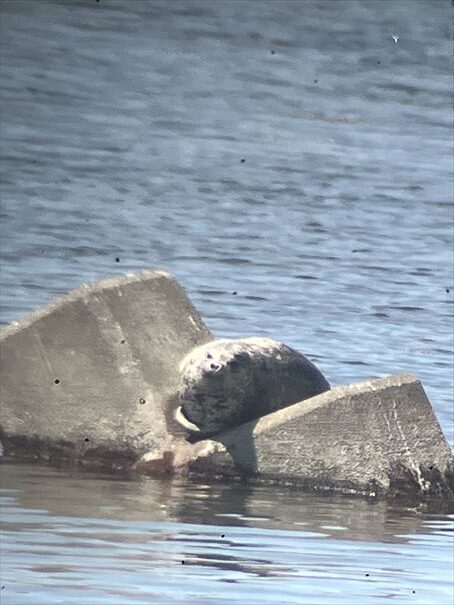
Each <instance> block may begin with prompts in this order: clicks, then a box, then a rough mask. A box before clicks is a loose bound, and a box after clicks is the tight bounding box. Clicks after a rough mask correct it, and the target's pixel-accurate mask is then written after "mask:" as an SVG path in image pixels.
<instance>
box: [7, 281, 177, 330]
mask: <svg viewBox="0 0 454 605" xmlns="http://www.w3.org/2000/svg"><path fill="white" fill-rule="evenodd" d="M160 277H166V278H167V279H169V280H171V281H173V282H174V283H175V284H177V286H178V287H179V288H182V286H181V285H180V283H179V282H178V281H177V280H176V279H175V277H174V276H173V275H172V274H171V273H168V272H167V271H164V270H162V269H142V270H141V271H137V272H130V273H123V274H120V275H115V276H112V277H106V278H104V279H102V280H100V281H96V282H86V283H82V284H80V285H79V286H76V287H75V288H71V289H70V290H68V292H67V293H66V294H63V295H62V296H58V297H57V298H53V299H52V300H51V301H49V302H48V303H47V304H45V305H43V306H41V307H39V308H38V309H36V310H35V311H31V312H30V313H27V314H25V315H24V316H23V317H21V318H20V319H17V320H13V321H12V322H11V323H9V324H7V325H6V326H0V340H3V339H4V338H7V337H8V336H11V335H12V334H15V333H16V332H18V331H20V330H22V329H24V328H27V327H28V326H30V325H31V324H33V323H34V322H35V321H37V320H39V319H41V318H42V317H45V316H46V315H49V314H50V313H52V312H54V311H55V310H56V309H58V308H59V307H62V306H63V305H65V304H66V303H70V302H74V301H75V300H78V299H81V298H84V297H85V296H87V295H89V294H91V293H92V292H97V291H104V290H110V289H112V288H117V287H119V286H121V285H125V284H130V283H134V282H138V281H142V280H145V279H151V278H155V279H158V278H160Z"/></svg>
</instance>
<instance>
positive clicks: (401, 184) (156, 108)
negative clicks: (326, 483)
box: [0, 0, 454, 605]
mask: <svg viewBox="0 0 454 605" xmlns="http://www.w3.org/2000/svg"><path fill="white" fill-rule="evenodd" d="M452 17H453V11H452V6H451V3H450V2H449V1H447V0H446V1H444V0H438V1H433V0H432V1H428V2H426V1H424V0H416V1H415V0H412V1H408V2H407V1H405V0H399V1H398V2H391V1H387V0H383V1H382V2H378V1H376V0H373V1H371V2H369V1H362V2H361V1H358V2H354V1H345V2H344V1H342V0H325V1H322V0H320V1H309V0H297V1H286V0H275V1H274V0H227V1H222V2H221V1H217V0H205V1H197V0H191V1H189V0H188V1H180V0H168V1H159V2H158V1H155V0H129V1H126V0H100V1H99V2H97V1H96V0H53V1H50V0H2V2H1V3H0V44H1V53H2V54H1V65H0V84H1V97H0V102H1V105H0V109H1V114H0V119H1V131H0V146H1V156H2V157H1V159H2V167H1V177H2V184H1V191H0V193H1V227H0V238H1V240H0V253H1V271H0V286H1V291H0V294H1V321H2V322H3V323H7V322H9V321H11V320H13V319H17V318H19V317H21V316H22V315H24V314H25V313H27V312H28V311H30V310H32V309H34V308H36V307H37V306H39V305H41V304H43V303H45V302H47V301H49V300H50V299H51V298H52V297H54V296H57V295H60V294H62V293H64V292H66V291H67V290H68V289H70V288H72V287H74V286H77V285H79V284H80V283H82V282H86V281H92V280H96V279H99V278H102V277H106V276H110V275H114V274H120V273H125V272H130V271H136V270H140V269H143V268H155V267H159V268H163V269H166V270H168V271H170V272H172V273H173V274H174V275H175V276H176V277H177V278H178V279H179V281H180V282H181V283H182V284H183V285H184V286H185V288H186V289H187V291H188V293H189V295H190V297H191V299H192V300H193V302H194V303H195V305H196V306H197V308H198V309H199V310H200V311H201V313H202V315H203V317H204V319H205V320H206V322H207V324H208V325H209V327H210V328H211V329H212V331H213V333H214V334H215V335H216V336H217V337H237V336H248V335H263V336H269V337H271V338H276V339H278V340H282V341H284V342H286V343H288V344H289V345H291V346H294V347H295V348H297V349H299V350H300V351H302V352H303V353H305V354H307V355H308V357H309V358H310V359H312V360H313V361H314V362H315V363H316V364H317V365H318V366H319V367H320V369H321V370H322V371H323V372H324V374H325V375H326V376H327V377H328V379H329V380H330V382H331V383H332V384H334V385H335V384H344V383H349V382H353V381H357V380H362V379H365V378H370V377H377V376H384V375H387V374H390V373H395V372H402V371H405V372H410V373H413V374H415V375H416V376H418V377H419V378H420V379H421V380H422V382H423V384H424V386H425V388H426V391H427V393H428V395H429V398H430V400H431V401H432V403H433V405H434V408H435V410H436V413H437V416H438V418H439V419H440V422H441V424H442V426H443V429H444V431H445V433H446V435H447V437H448V439H449V440H450V442H451V444H453V443H454V436H453V408H452V401H453V370H452V366H453V329H452V328H453V319H452V311H453V302H454V276H453V251H452V246H453V221H454V214H453V213H454V210H453V179H452V110H451V106H452V99H453V84H452V75H451V74H452V68H453V60H452V46H453V45H452V36H451V23H452ZM1 478H2V488H3V491H2V494H3V496H2V498H3V499H2V508H1V513H2V514H1V521H2V525H3V533H2V539H1V574H0V576H1V580H0V581H1V590H0V603H1V604H2V605H40V604H42V605H53V604H57V603H59V604H63V605H66V604H68V605H69V604H77V605H98V604H109V605H139V604H140V605H148V604H155V603H156V604H161V603H163V604H164V603H166V604H167V603H174V604H175V603H193V604H201V605H203V604H205V603H207V604H208V603H210V604H217V603H220V604H224V603H245V604H257V605H262V604H264V603H273V604H274V603H283V604H286V603H297V604H299V603H303V604H307V605H318V604H326V605H330V604H336V605H352V604H353V605H368V604H380V603H399V604H404V603H405V604H406V603H409V604H410V603H412V604H413V603H418V604H420V605H421V604H424V605H448V604H449V605H451V604H452V601H453V598H454V589H453V582H454V578H453V549H454V542H453V520H454V517H453V516H447V515H434V514H430V513H428V512H424V511H422V510H416V509H402V508H395V507H391V506H389V505H386V504H385V503H378V504H374V505H373V504H370V503H367V502H362V501H356V500H347V499H343V498H328V497H326V498H320V497H315V496H313V495H308V494H303V493H300V492H299V491H292V490H284V489H280V488H266V489H265V488H251V487H248V486H241V485H237V484H235V485H224V484H213V485H209V484H206V485H205V484H200V483H194V482H181V481H156V480H151V479H143V480H140V481H131V480H127V479H125V478H120V477H111V476H110V477H108V476H98V475H86V474H77V473H76V472H74V471H70V470H69V469H66V470H60V471H57V470H54V469H50V468H45V467H41V466H39V465H36V466H35V465H32V466H26V465H16V464H14V465H13V464H4V465H3V466H2V468H1Z"/></svg>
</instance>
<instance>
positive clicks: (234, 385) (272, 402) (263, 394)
mask: <svg viewBox="0 0 454 605" xmlns="http://www.w3.org/2000/svg"><path fill="white" fill-rule="evenodd" d="M329 388H330V385H329V383H328V381H327V380H326V379H325V377H324V376H323V374H322V373H321V372H320V371H319V370H318V369H317V368H316V367H315V365H314V364H313V363H311V362H310V361H309V360H308V359H307V358H306V357H305V356H304V355H302V354H301V353H298V351H295V350H294V349H292V348H290V347H288V346H287V345H285V344H282V343H280V342H276V341H275V340H271V339H269V338H242V339H238V340H228V339H223V340H213V341H211V342H208V343H206V344H204V345H201V346H199V347H196V348H195V349H193V350H192V351H191V352H190V353H189V354H188V355H187V356H186V357H185V358H184V359H183V361H182V362H181V364H180V386H179V389H178V395H177V397H178V403H179V406H178V407H177V409H176V412H175V418H176V420H177V421H178V422H179V423H180V424H181V425H182V426H184V427H185V428H186V429H187V430H188V431H189V434H190V440H192V441H196V440H199V439H203V438H205V437H208V436H211V435H214V434H216V433H219V432H221V431H224V430H226V429H229V428H232V427H235V426H239V425H240V424H243V423H244V422H247V421H249V420H252V419H254V418H259V417H261V416H264V415H265V414H269V413H270V412H274V411H275V410H278V409H280V408H283V407H286V406H288V405H291V404H293V403H297V402H298V401H302V400H303V399H308V398H309V397H313V396H314V395H318V394H319V393H323V392H324V391H327V390H329Z"/></svg>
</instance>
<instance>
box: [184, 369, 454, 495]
mask: <svg viewBox="0 0 454 605" xmlns="http://www.w3.org/2000/svg"><path fill="white" fill-rule="evenodd" d="M197 445H198V446H199V448H200V449H198V450H197V451H194V454H193V456H192V457H188V452H185V453H184V454H183V455H182V457H181V459H179V458H178V456H176V457H175V459H174V465H175V467H176V468H178V467H179V468H180V469H182V468H187V470H188V472H190V473H193V474H201V475H205V476H225V477H229V476H230V477H231V476H243V477H249V478H250V479H253V480H254V481H257V482H270V481H271V482H283V483H286V484H293V485H300V486H303V487H308V488H311V489H316V490H334V491H341V492H346V493H356V494H362V495H368V496H376V495H381V494H387V495H411V496H417V497H426V496H427V497H440V498H444V499H446V498H448V500H450V501H451V502H452V501H453V492H454V461H453V456H452V452H451V449H450V447H449V445H448V443H447V441H446V439H445V437H444V435H443V433H442V431H441V428H440V426H439V424H438V421H437V419H436V417H435V414H434V412H433V410H432V407H431V405H430V403H429V401H428V399H427V396H426V394H425V392H424V389H423V387H422V385H421V383H420V382H419V380H417V379H416V378H414V377H413V376H410V375H394V376H390V377H387V378H382V379H377V380H371V381H367V382H362V383H358V384H352V385H349V386H340V387H336V388H333V389H332V390H331V391H327V392H325V393H323V394H321V395H317V396H316V397H312V398H311V399H306V400H305V401H302V402H300V403H296V404H294V405H292V406H290V407H286V408H284V409H281V410H278V411H276V412H273V413H272V414H269V415H268V416H264V417H262V418H260V419H259V420H258V421H257V420H256V421H252V422H248V423H247V424H244V425H242V426H240V427H239V428H236V429H233V430H230V431H228V432H225V433H222V434H220V435H218V436H217V437H216V442H214V441H213V440H211V441H205V442H200V443H199V444H197Z"/></svg>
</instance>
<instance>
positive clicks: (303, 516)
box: [1, 464, 454, 605]
mask: <svg viewBox="0 0 454 605" xmlns="http://www.w3.org/2000/svg"><path fill="white" fill-rule="evenodd" d="M2 484H3V491H2V493H3V495H2V529H3V535H2V558H3V561H2V580H1V582H2V595H3V600H2V601H1V602H2V603H4V604H5V605H6V604H11V605H13V604H15V605H39V604H42V605H52V604H54V603H64V604H66V603H68V604H70V603H74V604H75V605H76V604H77V605H95V604H98V603H99V604H103V603H106V604H112V603H115V604H116V603H119V604H125V605H126V604H128V605H129V604H139V603H140V604H155V603H156V604H160V603H183V602H184V603H197V604H204V603H213V604H214V603H216V604H217V603H220V604H223V603H254V604H257V603H272V604H276V603H295V604H298V603H310V604H313V603H326V604H331V603H333V604H337V603H339V604H349V605H350V604H358V605H367V604H369V603H370V604H372V603H385V602H388V601H392V602H393V603H402V604H403V603H419V604H429V605H432V604H433V605H450V604H451V603H452V596H453V580H454V579H453V569H452V564H450V559H451V557H452V548H453V523H452V521H453V519H454V516H453V517H451V518H449V517H443V516H436V515H430V514H421V513H417V512H416V511H414V510H411V509H399V510H393V509H392V508H390V507H387V506H386V505H385V504H384V503H377V504H369V503H367V502H363V501H357V500H349V499H346V498H326V499H323V498H320V497H318V498H315V497H314V496H311V495H307V494H301V493H299V492H298V491H290V490H285V489H277V488H274V489H273V490H272V491H270V489H269V488H251V487H247V486H240V485H234V486H232V485H231V486H229V485H223V484H215V485H201V484H200V483H198V484H191V483H188V484H183V483H179V482H168V481H156V480H142V481H126V480H121V479H118V480H115V481H113V480H112V478H111V477H108V478H103V477H95V476H88V477H87V476H85V477H80V476H77V475H73V476H71V474H69V473H63V472H57V471H53V470H51V469H48V468H43V467H40V466H31V467H29V466H25V465H22V466H21V465H12V464H11V465H10V464H5V465H3V467H2Z"/></svg>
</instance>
